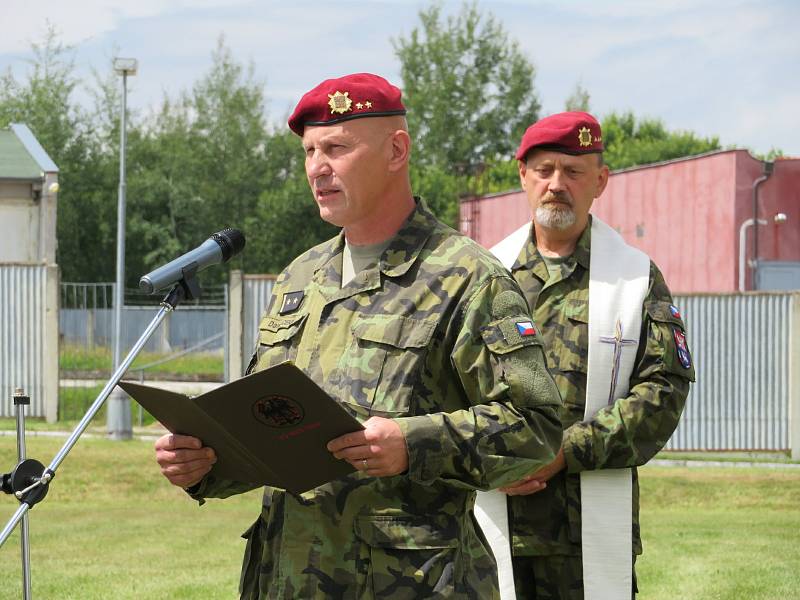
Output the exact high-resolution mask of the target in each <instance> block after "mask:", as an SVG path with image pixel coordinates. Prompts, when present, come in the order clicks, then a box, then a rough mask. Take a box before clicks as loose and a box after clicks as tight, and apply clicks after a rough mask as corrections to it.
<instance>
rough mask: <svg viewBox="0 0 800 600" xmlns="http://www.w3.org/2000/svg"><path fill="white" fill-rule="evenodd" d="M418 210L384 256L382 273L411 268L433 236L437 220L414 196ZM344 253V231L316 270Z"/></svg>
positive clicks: (324, 252)
mask: <svg viewBox="0 0 800 600" xmlns="http://www.w3.org/2000/svg"><path fill="white" fill-rule="evenodd" d="M414 202H415V203H416V208H415V209H414V210H413V211H412V212H411V214H410V215H409V216H408V219H406V221H405V223H403V225H402V227H400V230H399V231H398V232H397V234H395V236H394V237H393V238H392V241H391V243H390V244H389V247H388V248H386V250H384V251H383V255H382V256H381V264H380V270H381V272H382V273H384V274H385V275H386V276H387V277H399V276H401V275H403V274H405V273H406V271H408V270H409V269H410V268H411V265H413V264H414V262H415V261H416V260H417V257H418V256H419V253H420V252H421V251H422V248H423V246H424V245H425V242H426V241H428V238H429V237H430V235H431V232H432V231H433V229H434V227H435V226H436V223H437V220H436V217H435V216H434V215H433V213H432V212H431V211H430V210H429V209H428V207H427V205H426V204H425V201H424V200H422V199H421V198H418V197H416V196H415V197H414ZM343 250H344V230H341V231H340V232H339V235H338V236H336V237H335V238H333V239H331V240H330V241H329V242H328V244H327V245H326V247H324V248H323V249H322V252H321V255H320V257H319V260H318V261H317V263H316V265H315V267H314V270H315V271H319V270H320V269H322V268H323V267H324V266H325V265H326V264H327V263H328V262H329V261H330V260H331V259H332V258H333V257H334V256H336V255H337V254H340V253H341V252H342V251H343Z"/></svg>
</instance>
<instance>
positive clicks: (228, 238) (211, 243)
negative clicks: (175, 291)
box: [139, 228, 245, 294]
mask: <svg viewBox="0 0 800 600" xmlns="http://www.w3.org/2000/svg"><path fill="white" fill-rule="evenodd" d="M244 242H245V240H244V234H243V233H242V232H241V231H239V230H238V229H230V228H228V229H223V230H222V231H218V232H217V233H214V234H212V235H211V237H210V238H208V239H207V240H206V241H205V242H203V243H202V244H200V245H199V246H198V247H197V248H195V249H194V250H190V251H189V252H187V253H186V254H184V255H183V256H179V257H178V258H176V259H175V260H173V261H172V262H168V263H167V264H165V265H164V266H163V267H159V268H157V269H156V270H155V271H151V272H150V273H148V274H147V275H145V276H144V277H142V278H141V279H140V280H139V289H140V290H142V291H143V292H145V293H147V294H152V293H153V292H157V291H158V290H161V289H163V288H165V287H168V286H170V285H172V284H173V283H176V282H178V281H180V280H181V279H183V277H184V271H185V270H187V269H192V270H194V271H195V272H199V271H202V270H203V269H205V268H207V267H210V266H212V265H216V264H217V263H221V262H228V261H229V260H230V259H231V258H232V257H234V256H236V255H237V254H239V252H241V251H242V248H244Z"/></svg>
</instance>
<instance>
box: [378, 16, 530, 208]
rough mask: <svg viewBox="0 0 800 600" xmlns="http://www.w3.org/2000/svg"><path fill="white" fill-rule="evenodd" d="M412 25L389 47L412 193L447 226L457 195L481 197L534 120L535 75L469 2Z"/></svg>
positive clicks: (511, 42) (503, 35) (495, 24)
mask: <svg viewBox="0 0 800 600" xmlns="http://www.w3.org/2000/svg"><path fill="white" fill-rule="evenodd" d="M419 19H420V25H419V27H416V28H414V29H413V30H412V32H411V33H410V35H409V36H408V37H405V38H402V37H401V38H398V39H395V40H393V41H392V43H393V45H394V49H395V53H396V55H397V57H398V58H399V59H400V63H401V76H402V80H403V94H404V102H405V104H406V107H407V108H408V122H409V127H410V129H411V135H412V138H413V140H414V150H413V152H412V168H413V169H414V170H415V173H414V179H415V180H416V182H417V183H418V184H419V185H418V187H417V189H420V188H421V189H428V190H430V193H429V195H428V200H429V202H430V204H431V206H432V208H433V209H434V210H436V211H437V212H439V214H440V215H441V216H443V217H445V218H446V219H447V220H449V221H451V223H452V222H454V220H455V214H456V211H457V194H465V193H474V192H475V191H480V188H481V181H482V178H481V175H482V174H483V173H485V172H486V171H487V170H490V169H491V168H492V165H493V164H494V163H496V162H502V161H504V160H507V159H508V158H509V157H510V156H511V155H512V153H513V150H514V145H515V143H516V140H518V139H519V137H520V136H521V135H522V132H523V131H524V130H525V128H526V127H527V126H528V125H529V124H530V123H532V122H533V121H535V120H536V118H537V116H538V113H539V108H540V105H539V99H538V97H537V95H536V92H535V90H534V85H533V81H534V76H535V69H534V67H533V64H531V62H530V61H529V60H528V59H527V58H526V57H525V55H524V54H523V53H522V51H521V50H520V49H519V45H518V44H517V42H516V41H514V40H511V39H509V36H508V34H507V33H506V31H505V30H504V28H503V27H502V25H501V24H500V23H498V22H497V21H496V20H495V18H494V16H492V15H491V14H490V13H486V14H483V13H481V12H480V11H479V10H478V8H477V4H476V3H474V2H473V3H465V4H464V5H462V8H461V11H460V12H459V13H458V14H457V15H453V16H448V17H447V18H445V17H444V16H443V15H442V4H441V2H436V3H434V4H432V5H431V6H430V7H428V8H427V9H424V10H422V11H420V13H419ZM452 178H455V179H452ZM440 188H444V190H443V191H439V190H440ZM454 192H455V195H454V194H453V193H454Z"/></svg>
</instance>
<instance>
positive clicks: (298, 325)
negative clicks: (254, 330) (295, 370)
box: [254, 313, 308, 371]
mask: <svg viewBox="0 0 800 600" xmlns="http://www.w3.org/2000/svg"><path fill="white" fill-rule="evenodd" d="M307 317H308V313H299V314H292V315H286V316H280V315H277V316H276V315H267V316H265V317H264V318H263V319H261V322H260V323H259V325H258V348H256V354H255V356H254V360H255V370H259V371H260V370H262V369H266V368H267V367H271V366H274V365H277V364H280V363H282V362H285V361H287V360H294V359H295V356H296V355H297V343H298V342H299V340H300V337H299V336H298V335H297V334H298V332H299V331H301V330H302V329H303V324H304V323H305V321H306V318H307Z"/></svg>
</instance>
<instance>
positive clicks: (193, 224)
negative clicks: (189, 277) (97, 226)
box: [128, 38, 268, 283]
mask: <svg viewBox="0 0 800 600" xmlns="http://www.w3.org/2000/svg"><path fill="white" fill-rule="evenodd" d="M264 115H265V100H264V93H263V83H261V82H258V81H256V80H255V79H254V77H253V67H252V65H250V66H249V67H247V68H245V67H244V66H242V65H241V64H239V63H238V62H237V61H236V60H235V59H234V58H233V56H232V54H231V52H230V50H229V49H228V48H227V47H226V46H225V43H224V39H223V38H220V40H219V42H218V45H217V48H216V50H215V51H214V52H213V54H212V64H211V67H210V69H209V71H208V72H207V73H206V74H205V75H204V76H203V77H202V78H201V79H200V80H199V81H198V82H196V83H195V84H194V86H193V87H192V89H191V91H188V92H183V93H181V94H180V96H179V98H178V99H177V100H176V101H171V100H169V99H168V98H165V99H164V101H163V102H162V105H161V108H160V110H159V111H158V112H157V113H156V114H154V115H153V116H152V117H151V119H150V120H149V122H148V123H147V126H146V131H145V134H144V138H143V140H142V142H141V145H140V147H139V149H138V153H135V152H132V154H131V163H132V166H131V170H130V171H129V174H130V177H129V179H130V184H129V196H130V198H131V210H132V215H131V221H130V227H129V230H128V232H129V236H131V237H132V239H134V240H136V242H135V244H134V245H133V246H132V247H131V249H130V254H131V257H130V260H129V262H128V264H133V265H136V269H135V271H136V272H139V271H141V272H145V271H147V270H149V269H151V268H153V267H155V266H157V265H159V264H161V263H163V262H165V261H167V260H169V259H171V258H173V257H174V256H176V255H177V254H179V253H180V252H182V251H185V250H186V249H188V248H191V247H193V246H194V245H196V244H198V243H200V242H202V241H203V240H204V239H205V238H206V237H207V236H208V235H209V234H211V233H213V232H214V231H217V230H219V229H221V228H223V227H227V226H230V227H238V228H242V229H244V222H245V220H246V219H247V217H248V216H249V215H251V214H252V213H253V211H255V210H256V208H257V204H258V198H259V195H260V194H261V192H262V190H263V189H264V185H265V178H266V160H265V152H266V147H267V139H268V135H267V132H266V122H265V116H264ZM245 233H248V232H247V231H245ZM253 233H254V234H255V233H256V232H253ZM258 243H259V239H258V237H257V236H255V235H251V236H248V251H247V252H245V253H243V254H242V256H241V257H239V258H237V259H234V262H233V266H235V267H237V268H244V269H246V270H256V271H257V270H260V266H259V265H257V264H255V263H254V262H253V260H252V256H253V254H254V253H253V252H251V249H252V247H253V246H257V244H258ZM224 278H225V270H223V269H215V270H214V271H213V272H210V273H208V274H205V275H204V276H203V279H204V281H208V282H215V283H220V282H222V281H224ZM129 283H131V280H130V279H129Z"/></svg>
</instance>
